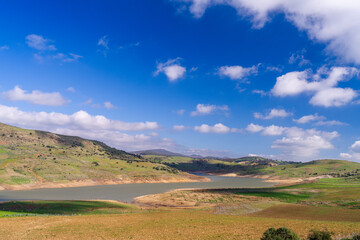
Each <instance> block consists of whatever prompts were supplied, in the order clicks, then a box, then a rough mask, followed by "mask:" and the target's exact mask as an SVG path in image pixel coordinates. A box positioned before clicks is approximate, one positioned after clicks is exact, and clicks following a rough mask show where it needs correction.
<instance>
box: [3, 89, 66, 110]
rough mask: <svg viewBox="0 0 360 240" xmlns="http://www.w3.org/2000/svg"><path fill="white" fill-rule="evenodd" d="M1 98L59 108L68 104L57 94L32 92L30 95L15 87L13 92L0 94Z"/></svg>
mask: <svg viewBox="0 0 360 240" xmlns="http://www.w3.org/2000/svg"><path fill="white" fill-rule="evenodd" d="M2 96H3V97H5V98H6V99H7V100H11V101H27V102H30V103H34V104H39V105H47V106H61V105H64V104H66V103H68V102H69V100H66V99H64V98H63V96H62V95H61V94H60V93H58V92H52V93H44V92H41V91H38V90H34V91H32V92H31V93H28V92H27V91H25V90H23V89H21V88H20V87H18V86H15V87H14V89H13V90H10V91H7V92H4V93H2Z"/></svg>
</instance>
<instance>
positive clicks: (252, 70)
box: [218, 66, 258, 80]
mask: <svg viewBox="0 0 360 240" xmlns="http://www.w3.org/2000/svg"><path fill="white" fill-rule="evenodd" d="M257 72H258V67H257V66H252V67H242V66H222V67H220V68H219V70H218V73H219V75H220V76H225V77H228V78H230V79H231V80H242V79H244V78H245V77H247V76H249V75H251V74H257Z"/></svg>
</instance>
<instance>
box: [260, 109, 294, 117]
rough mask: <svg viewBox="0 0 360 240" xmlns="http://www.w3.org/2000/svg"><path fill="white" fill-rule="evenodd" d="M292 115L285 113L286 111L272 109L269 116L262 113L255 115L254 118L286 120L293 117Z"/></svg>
mask: <svg viewBox="0 0 360 240" xmlns="http://www.w3.org/2000/svg"><path fill="white" fill-rule="evenodd" d="M291 115H292V113H289V112H287V111H285V110H284V109H275V108H274V109H271V111H270V112H269V113H268V114H267V115H263V114H261V113H258V112H256V113H254V117H255V118H260V119H273V118H284V117H288V116H291Z"/></svg>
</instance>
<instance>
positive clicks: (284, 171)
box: [257, 159, 360, 177]
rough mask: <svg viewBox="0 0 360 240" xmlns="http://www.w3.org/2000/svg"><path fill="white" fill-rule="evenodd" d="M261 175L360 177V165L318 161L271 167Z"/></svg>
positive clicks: (260, 170) (338, 161) (260, 171)
mask: <svg viewBox="0 0 360 240" xmlns="http://www.w3.org/2000/svg"><path fill="white" fill-rule="evenodd" d="M257 173H259V174H266V175H275V176H284V177H314V176H321V175H330V176H332V177H356V176H359V177H360V163H356V162H350V161H344V160H332V159H326V160H316V161H311V162H307V163H298V164H287V165H278V166H271V167H267V168H264V169H259V170H258V171H257Z"/></svg>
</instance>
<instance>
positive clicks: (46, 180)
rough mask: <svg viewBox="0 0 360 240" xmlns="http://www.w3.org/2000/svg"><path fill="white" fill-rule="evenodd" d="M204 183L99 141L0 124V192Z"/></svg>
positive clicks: (192, 176) (194, 177)
mask: <svg viewBox="0 0 360 240" xmlns="http://www.w3.org/2000/svg"><path fill="white" fill-rule="evenodd" d="M194 180H204V179H203V178H200V177H197V176H194V175H190V174H187V173H183V172H181V171H178V170H176V169H173V168H171V167H169V166H166V165H163V164H161V163H152V162H148V161H146V160H144V159H143V158H142V157H141V156H139V155H136V154H129V153H127V152H124V151H120V150H117V149H114V148H111V147H109V146H107V145H106V144H104V143H102V142H99V141H91V140H85V139H82V138H80V137H72V136H64V135H59V134H54V133H50V132H44V131H36V130H26V129H21V128H16V127H12V126H9V125H6V124H1V123H0V186H1V187H2V188H5V189H23V188H34V187H57V186H80V185H95V184H111V183H130V182H168V181H171V182H178V181H179V182H181V181H194Z"/></svg>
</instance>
